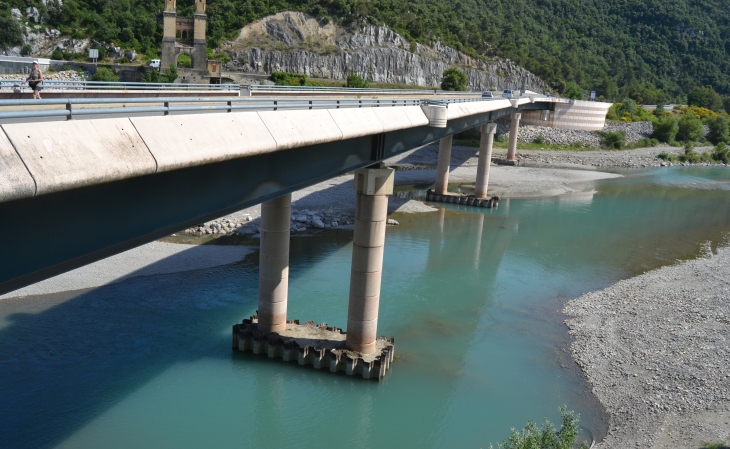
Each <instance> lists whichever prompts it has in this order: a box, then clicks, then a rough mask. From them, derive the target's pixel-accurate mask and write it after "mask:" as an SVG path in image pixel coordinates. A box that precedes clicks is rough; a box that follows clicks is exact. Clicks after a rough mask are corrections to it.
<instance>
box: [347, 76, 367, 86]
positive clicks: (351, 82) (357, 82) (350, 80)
mask: <svg viewBox="0 0 730 449" xmlns="http://www.w3.org/2000/svg"><path fill="white" fill-rule="evenodd" d="M347 87H355V88H360V89H365V88H368V87H370V83H369V82H368V81H366V80H363V79H362V77H361V76H359V75H355V74H354V73H353V74H352V75H350V76H348V77H347Z"/></svg>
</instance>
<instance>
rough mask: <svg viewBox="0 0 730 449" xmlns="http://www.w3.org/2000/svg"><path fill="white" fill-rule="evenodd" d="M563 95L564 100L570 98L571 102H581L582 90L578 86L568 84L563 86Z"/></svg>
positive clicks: (572, 83)
mask: <svg viewBox="0 0 730 449" xmlns="http://www.w3.org/2000/svg"><path fill="white" fill-rule="evenodd" d="M563 95H564V96H565V97H566V98H570V99H573V100H582V99H583V89H581V88H580V86H579V85H578V84H576V83H574V82H570V83H568V84H566V85H565V90H564V91H563Z"/></svg>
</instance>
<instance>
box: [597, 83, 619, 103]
mask: <svg viewBox="0 0 730 449" xmlns="http://www.w3.org/2000/svg"><path fill="white" fill-rule="evenodd" d="M596 94H598V95H600V96H603V97H604V98H605V99H606V101H615V100H616V99H617V98H618V95H619V93H618V85H617V84H616V81H614V80H612V79H610V78H604V79H603V81H601V84H600V85H599V86H598V89H597V91H596Z"/></svg>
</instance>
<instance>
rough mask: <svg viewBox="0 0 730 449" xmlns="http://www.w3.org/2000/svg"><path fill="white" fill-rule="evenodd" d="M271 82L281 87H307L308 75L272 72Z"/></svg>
mask: <svg viewBox="0 0 730 449" xmlns="http://www.w3.org/2000/svg"><path fill="white" fill-rule="evenodd" d="M271 80H272V81H273V82H274V83H275V84H277V85H279V86H305V85H306V84H307V75H300V74H298V73H289V72H272V73H271Z"/></svg>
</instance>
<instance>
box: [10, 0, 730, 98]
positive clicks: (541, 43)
mask: <svg viewBox="0 0 730 449" xmlns="http://www.w3.org/2000/svg"><path fill="white" fill-rule="evenodd" d="M58 1H59V0H44V1H42V0H5V1H3V2H2V6H0V10H1V12H2V14H3V15H6V16H7V15H8V14H9V10H10V8H12V7H19V8H20V9H21V10H25V8H26V7H27V6H30V5H33V6H36V7H37V8H38V9H39V10H41V11H42V12H43V13H45V14H46V16H47V17H48V18H49V22H50V23H51V24H52V25H53V26H56V27H57V28H58V29H60V30H61V31H62V32H64V33H67V34H74V33H75V34H76V35H78V36H79V37H80V36H81V35H93V36H94V37H96V38H98V39H101V40H105V41H115V42H123V43H127V44H129V45H133V46H136V47H138V49H140V50H142V51H144V50H146V49H147V48H154V47H155V46H156V45H158V42H159V40H160V39H161V36H160V32H161V27H160V24H159V23H157V22H156V19H157V18H158V17H159V16H160V13H161V11H162V9H163V1H162V0H64V1H63V4H62V6H61V5H59V4H58V3H57V2H58ZM44 3H45V4H46V5H48V6H47V7H46V6H44ZM178 6H179V9H180V10H181V13H185V12H186V10H187V11H188V12H189V11H191V10H192V0H178ZM287 9H292V10H300V11H305V12H308V13H311V14H313V15H315V16H317V17H320V18H323V19H325V20H336V21H338V22H340V23H342V24H345V25H347V24H351V23H357V22H358V21H360V22H361V21H369V22H371V23H375V24H384V25H387V26H389V27H390V28H393V29H394V30H395V31H397V32H399V33H401V34H403V35H404V36H405V37H406V38H408V39H412V40H416V41H419V42H422V43H430V42H433V41H434V40H437V39H440V40H441V41H442V42H443V43H445V44H448V45H450V46H453V47H455V48H457V49H459V50H462V51H464V52H466V53H469V54H472V55H486V56H492V55H496V56H501V57H506V58H510V59H512V60H514V61H515V62H517V63H518V64H520V65H522V66H524V67H525V68H527V69H528V70H530V71H532V72H533V73H536V74H537V75H538V76H540V77H541V78H543V79H544V80H546V81H547V82H548V83H550V84H551V85H553V86H554V87H556V88H557V89H558V90H560V89H561V87H562V86H564V84H565V83H566V82H569V81H575V82H577V83H578V84H579V85H581V86H582V87H583V88H585V89H597V90H598V91H599V93H601V94H604V95H605V96H606V97H608V98H612V97H618V96H619V95H624V94H632V96H633V97H635V98H636V99H638V100H640V101H645V102H649V103H651V102H655V101H660V100H662V98H660V97H662V95H664V94H666V96H667V98H666V100H672V99H676V98H678V97H681V96H682V95H685V94H686V93H688V92H689V91H690V90H691V89H692V88H693V87H696V86H704V85H708V86H712V87H713V88H715V89H716V90H717V91H719V92H721V93H723V94H730V58H728V53H730V3H728V2H727V0H671V1H666V0H610V1H609V0H581V1H579V0H509V1H507V0H208V15H209V25H210V26H209V33H208V35H209V41H210V43H211V44H213V45H215V44H217V43H219V42H220V41H221V40H222V39H225V38H232V37H234V36H235V35H236V34H237V32H238V30H239V29H240V28H242V27H243V26H244V25H245V24H247V23H249V22H251V21H253V20H256V19H258V18H260V17H263V16H266V15H269V14H272V13H276V12H280V11H283V10H287ZM617 86H618V87H620V88H621V90H622V92H621V93H618V92H616V87H617Z"/></svg>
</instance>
